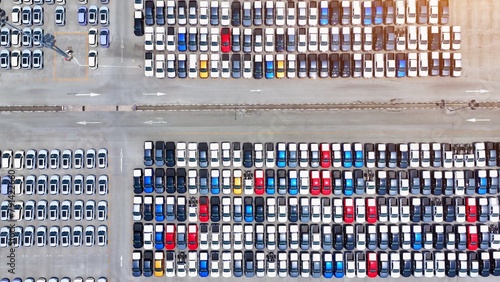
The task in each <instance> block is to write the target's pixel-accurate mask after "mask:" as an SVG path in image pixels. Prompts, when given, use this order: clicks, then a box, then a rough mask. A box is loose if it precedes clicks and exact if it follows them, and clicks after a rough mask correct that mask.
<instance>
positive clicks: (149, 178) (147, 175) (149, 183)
mask: <svg viewBox="0 0 500 282" xmlns="http://www.w3.org/2000/svg"><path fill="white" fill-rule="evenodd" d="M153 178H154V172H153V169H152V168H146V169H144V192H145V193H153V191H154V185H153Z"/></svg>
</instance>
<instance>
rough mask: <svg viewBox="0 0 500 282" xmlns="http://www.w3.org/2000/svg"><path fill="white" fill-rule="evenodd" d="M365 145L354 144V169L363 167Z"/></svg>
mask: <svg viewBox="0 0 500 282" xmlns="http://www.w3.org/2000/svg"><path fill="white" fill-rule="evenodd" d="M363 164H364V156H363V145H362V144H360V143H356V144H354V167H363Z"/></svg>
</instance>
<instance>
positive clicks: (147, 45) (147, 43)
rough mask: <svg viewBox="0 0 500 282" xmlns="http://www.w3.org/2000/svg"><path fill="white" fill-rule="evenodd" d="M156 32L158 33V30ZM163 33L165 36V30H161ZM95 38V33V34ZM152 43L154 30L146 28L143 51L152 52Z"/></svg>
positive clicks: (150, 27) (149, 27)
mask: <svg viewBox="0 0 500 282" xmlns="http://www.w3.org/2000/svg"><path fill="white" fill-rule="evenodd" d="M94 30H95V29H94ZM156 30H157V32H158V28H157V29H156ZM163 33H164V34H163V36H165V29H163ZM89 34H90V31H89ZM95 36H97V33H95ZM162 40H164V39H162ZM153 41H154V28H153V27H152V26H147V27H146V28H145V29H144V49H145V50H146V51H153V50H154V44H153ZM96 42H97V41H96ZM157 48H158V47H157ZM163 48H165V44H164V43H163Z"/></svg>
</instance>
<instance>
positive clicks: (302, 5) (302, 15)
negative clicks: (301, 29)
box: [297, 1, 307, 26]
mask: <svg viewBox="0 0 500 282" xmlns="http://www.w3.org/2000/svg"><path fill="white" fill-rule="evenodd" d="M297 10H298V13H297V17H298V24H299V26H305V25H306V24H307V2H304V1H299V2H298V3H297Z"/></svg>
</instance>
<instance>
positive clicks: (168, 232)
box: [165, 224, 175, 250]
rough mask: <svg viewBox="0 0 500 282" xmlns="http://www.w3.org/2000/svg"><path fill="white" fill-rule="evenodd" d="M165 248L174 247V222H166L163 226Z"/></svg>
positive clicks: (170, 248)
mask: <svg viewBox="0 0 500 282" xmlns="http://www.w3.org/2000/svg"><path fill="white" fill-rule="evenodd" d="M165 249H167V250H174V249H175V224H167V226H166V228H165Z"/></svg>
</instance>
